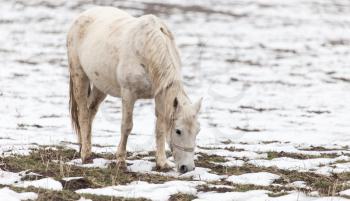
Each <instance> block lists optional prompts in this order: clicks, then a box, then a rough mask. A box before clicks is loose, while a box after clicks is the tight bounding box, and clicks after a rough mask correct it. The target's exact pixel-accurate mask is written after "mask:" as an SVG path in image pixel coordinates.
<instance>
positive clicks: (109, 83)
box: [68, 7, 135, 96]
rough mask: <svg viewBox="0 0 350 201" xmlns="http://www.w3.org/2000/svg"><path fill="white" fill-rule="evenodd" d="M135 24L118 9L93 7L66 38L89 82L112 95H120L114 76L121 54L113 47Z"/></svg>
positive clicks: (79, 19)
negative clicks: (70, 43)
mask: <svg viewBox="0 0 350 201" xmlns="http://www.w3.org/2000/svg"><path fill="white" fill-rule="evenodd" d="M134 21H135V18H134V17H132V16H131V15H129V14H128V13H126V12H124V11H122V10H120V9H117V8H114V7H95V8H92V9H89V10H87V11H85V12H83V13H81V14H80V15H79V16H78V18H77V19H76V20H75V22H74V24H73V26H72V27H71V29H70V31H69V35H70V36H68V37H70V38H71V39H72V40H73V42H74V45H73V48H74V51H76V52H77V55H78V57H79V62H80V64H81V67H82V68H83V70H84V72H85V73H86V75H87V76H88V77H89V80H90V81H91V82H92V83H93V84H94V85H95V86H96V87H97V88H99V89H100V90H101V91H103V92H105V93H107V94H110V95H112V96H120V87H119V83H118V82H117V77H116V66H117V65H118V63H119V54H120V51H119V50H118V49H116V48H115V47H116V44H118V43H120V42H122V41H123V39H122V38H123V35H125V32H126V31H127V27H129V26H130V24H132V23H133V22H134ZM68 41H69V38H68Z"/></svg>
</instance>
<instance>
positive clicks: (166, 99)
mask: <svg viewBox="0 0 350 201" xmlns="http://www.w3.org/2000/svg"><path fill="white" fill-rule="evenodd" d="M175 98H177V100H178V104H179V105H186V104H189V103H190V100H189V99H188V97H187V94H186V92H185V90H184V88H183V86H182V84H181V83H177V84H173V85H171V86H169V87H168V88H166V89H164V90H163V91H161V92H160V93H159V94H158V95H156V96H155V103H156V115H157V117H158V118H159V117H160V118H164V119H165V120H170V118H171V115H172V112H173V107H174V100H175Z"/></svg>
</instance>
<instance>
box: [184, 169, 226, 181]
mask: <svg viewBox="0 0 350 201" xmlns="http://www.w3.org/2000/svg"><path fill="white" fill-rule="evenodd" d="M209 171H210V169H208V168H202V167H196V168H195V169H194V170H193V171H190V172H187V173H185V174H182V175H181V176H180V177H191V178H192V179H193V180H198V181H217V180H220V179H223V178H226V177H227V176H226V175H217V174H213V173H210V172H209Z"/></svg>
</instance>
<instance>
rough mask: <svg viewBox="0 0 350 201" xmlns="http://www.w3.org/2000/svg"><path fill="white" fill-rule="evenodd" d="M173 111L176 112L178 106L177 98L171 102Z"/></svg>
mask: <svg viewBox="0 0 350 201" xmlns="http://www.w3.org/2000/svg"><path fill="white" fill-rule="evenodd" d="M173 106H174V109H175V110H176V109H177V107H178V106H179V101H178V100H177V97H175V99H174V102H173Z"/></svg>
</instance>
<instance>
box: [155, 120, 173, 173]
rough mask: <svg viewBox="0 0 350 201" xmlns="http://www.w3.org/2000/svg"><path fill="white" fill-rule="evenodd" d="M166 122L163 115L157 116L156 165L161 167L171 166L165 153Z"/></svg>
mask: <svg viewBox="0 0 350 201" xmlns="http://www.w3.org/2000/svg"><path fill="white" fill-rule="evenodd" d="M164 126H165V125H164V122H163V120H162V118H161V117H157V122H156V145H157V150H156V165H157V168H159V169H167V168H169V167H170V166H169V164H168V163H167V158H166V154H165V134H166V133H165V128H164Z"/></svg>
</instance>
